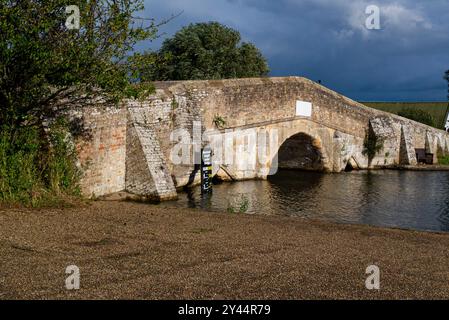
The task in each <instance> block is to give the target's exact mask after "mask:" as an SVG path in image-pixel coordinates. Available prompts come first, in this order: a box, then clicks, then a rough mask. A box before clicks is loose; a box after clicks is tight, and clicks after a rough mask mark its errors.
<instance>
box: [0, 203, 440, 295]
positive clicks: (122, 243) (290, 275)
mask: <svg viewBox="0 0 449 320" xmlns="http://www.w3.org/2000/svg"><path fill="white" fill-rule="evenodd" d="M448 248H449V234H437V233H423V232H414V231H403V230H393V229H383V228H373V227H368V226H350V225H339V224H331V223H324V222H316V221H310V220H304V219H300V218H288V217H285V218H284V217H268V216H254V215H252V216H251V215H238V214H237V215H235V214H234V215H233V214H227V213H223V214H217V213H208V212H201V211H196V210H188V209H185V210H181V209H166V208H161V207H158V206H154V205H146V204H139V203H129V202H106V201H104V202H101V201H99V202H94V203H92V204H90V205H86V206H82V207H78V208H70V209H39V210H35V209H33V210H31V209H3V210H2V209H0V299H22V298H27V299H28V298H31V299H47V298H55V299H67V298H70V299H105V298H109V299H116V298H117V299H197V298H201V299H280V298H284V299H330V298H332V299H333V298H356V299H379V298H387V299H390V298H406V299H408V298H445V299H448V298H449V250H448ZM372 264H375V265H377V266H378V267H379V268H380V270H381V288H380V290H379V291H370V290H367V289H366V288H365V279H366V277H367V275H366V274H365V269H366V268H367V267H368V266H369V265H372ZM69 265H76V266H78V267H79V269H80V273H81V281H80V283H81V288H80V290H75V291H69V290H67V289H65V279H66V277H67V276H68V275H66V274H65V270H66V267H67V266H69Z"/></svg>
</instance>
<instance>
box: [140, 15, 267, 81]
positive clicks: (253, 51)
mask: <svg viewBox="0 0 449 320" xmlns="http://www.w3.org/2000/svg"><path fill="white" fill-rule="evenodd" d="M147 56H149V57H151V59H152V60H153V61H156V63H153V64H151V65H149V66H146V67H145V68H144V69H143V70H142V72H141V74H142V79H143V80H201V79H229V78H245V77H261V76H266V75H267V74H268V72H269V69H268V65H267V61H266V60H265V58H264V57H263V56H262V54H261V52H260V51H259V49H257V48H256V47H255V46H254V45H253V44H251V43H247V42H243V43H242V42H241V36H240V33H239V32H238V31H236V30H233V29H231V28H228V27H226V26H224V25H222V24H220V23H218V22H209V23H197V24H191V25H189V26H187V27H184V28H182V29H181V30H180V31H178V32H177V33H176V34H175V35H174V36H173V37H172V38H169V39H166V40H165V41H164V43H163V44H162V47H161V49H160V50H159V51H158V52H151V53H147Z"/></svg>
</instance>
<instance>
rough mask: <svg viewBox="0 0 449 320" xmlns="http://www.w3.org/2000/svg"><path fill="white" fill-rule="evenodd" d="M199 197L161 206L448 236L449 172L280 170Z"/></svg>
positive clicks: (192, 194)
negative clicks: (263, 179) (307, 218)
mask: <svg viewBox="0 0 449 320" xmlns="http://www.w3.org/2000/svg"><path fill="white" fill-rule="evenodd" d="M200 193H201V192H200V188H199V187H197V188H193V189H190V190H188V191H186V192H185V193H182V194H180V199H179V200H178V201H174V202H168V203H164V204H162V205H164V206H178V207H190V208H203V209H206V210H211V211H217V212H230V211H231V212H239V208H244V210H245V211H246V212H247V213H250V214H254V213H257V214H269V215H287V216H298V217H309V218H312V219H322V220H328V221H335V222H343V223H356V224H369V225H376V226H388V227H399V228H408V229H418V230H435V231H449V172H412V171H371V172H351V173H344V174H321V173H314V172H302V171H280V172H279V173H278V174H276V175H275V176H272V177H270V178H269V179H268V181H260V180H256V181H241V182H235V183H223V184H219V185H215V186H214V192H213V194H212V195H211V196H209V197H205V198H204V197H201V194H200ZM230 208H232V210H229V209H230Z"/></svg>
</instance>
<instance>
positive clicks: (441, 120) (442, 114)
mask: <svg viewBox="0 0 449 320" xmlns="http://www.w3.org/2000/svg"><path fill="white" fill-rule="evenodd" d="M361 103H362V104H364V105H366V106H368V107H370V108H374V109H378V110H382V111H387V112H391V113H398V112H399V111H401V110H402V109H405V108H417V109H421V110H424V111H427V112H428V113H430V114H431V115H432V117H433V119H434V120H435V124H436V125H437V126H438V129H442V128H444V124H445V121H446V111H447V105H448V104H447V102H361Z"/></svg>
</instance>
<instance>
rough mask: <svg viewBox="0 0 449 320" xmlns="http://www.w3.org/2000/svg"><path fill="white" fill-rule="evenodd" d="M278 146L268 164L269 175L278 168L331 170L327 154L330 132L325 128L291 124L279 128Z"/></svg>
mask: <svg viewBox="0 0 449 320" xmlns="http://www.w3.org/2000/svg"><path fill="white" fill-rule="evenodd" d="M279 133H280V136H279V140H278V148H277V151H276V152H275V153H274V157H273V159H272V161H271V164H270V173H269V175H273V174H275V173H276V172H277V171H278V170H279V169H292V170H305V171H318V172H320V171H331V170H332V168H329V165H328V156H329V151H331V150H330V148H331V147H332V133H331V132H329V130H327V129H323V130H321V129H316V128H309V127H307V126H303V125H301V126H299V127H297V126H293V127H289V128H281V130H280V132H279Z"/></svg>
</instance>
